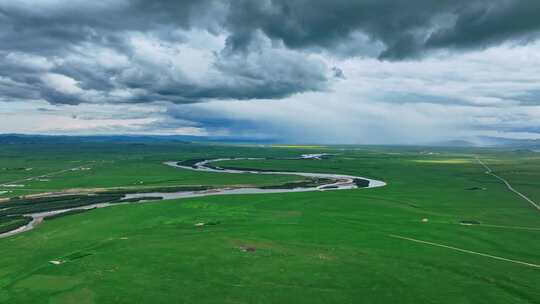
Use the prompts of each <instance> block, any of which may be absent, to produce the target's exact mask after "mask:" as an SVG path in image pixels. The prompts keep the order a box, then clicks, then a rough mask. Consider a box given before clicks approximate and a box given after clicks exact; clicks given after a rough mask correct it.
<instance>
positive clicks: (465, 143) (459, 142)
mask: <svg viewBox="0 0 540 304" xmlns="http://www.w3.org/2000/svg"><path fill="white" fill-rule="evenodd" d="M430 146H434V147H476V146H477V145H476V144H474V143H472V142H470V141H466V140H447V141H441V142H435V143H431V144H430Z"/></svg>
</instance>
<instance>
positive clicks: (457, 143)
mask: <svg viewBox="0 0 540 304" xmlns="http://www.w3.org/2000/svg"><path fill="white" fill-rule="evenodd" d="M70 142H73V143H77V142H78V143H80V142H88V143H91V142H94V143H95V142H112V143H167V142H169V143H171V142H175V143H190V142H222V143H258V144H272V143H278V142H279V141H278V140H273V139H255V138H246V137H227V136H189V135H82V136H79V135H73V136H72V135H34V134H0V145H2V144H16V143H18V144H21V143H23V144H31V143H70ZM422 146H432V147H454V148H459V147H500V148H514V149H529V150H535V151H536V150H539V151H540V139H513V138H504V137H479V138H477V139H475V140H474V141H468V140H459V139H458V140H448V141H440V142H433V143H429V144H423V145H422Z"/></svg>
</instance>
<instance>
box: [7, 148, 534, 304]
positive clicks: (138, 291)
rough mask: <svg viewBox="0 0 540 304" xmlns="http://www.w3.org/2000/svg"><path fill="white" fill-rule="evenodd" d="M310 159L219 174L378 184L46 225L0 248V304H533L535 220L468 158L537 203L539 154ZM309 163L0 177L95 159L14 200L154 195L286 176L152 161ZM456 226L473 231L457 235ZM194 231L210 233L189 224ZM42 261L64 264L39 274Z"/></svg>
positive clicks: (384, 153)
mask: <svg viewBox="0 0 540 304" xmlns="http://www.w3.org/2000/svg"><path fill="white" fill-rule="evenodd" d="M316 150H317V151H315V152H327V153H333V154H335V155H334V156H332V157H330V158H328V159H325V160H320V161H318V160H282V159H273V160H265V161H228V162H223V163H221V164H220V165H222V166H233V167H246V168H263V169H277V170H293V171H295V170H297V171H304V172H331V173H342V174H354V175H359V176H365V177H371V178H375V179H380V180H384V181H386V182H387V183H388V185H387V186H386V187H383V188H375V189H357V190H344V191H324V192H310V193H286V194H271V195H268V194H265V195H234V196H214V197H203V198H196V199H182V200H173V201H161V202H155V203H148V204H136V205H122V206H115V207H109V208H105V209H98V210H92V211H89V212H85V213H80V214H75V215H69V216H65V217H61V218H57V219H54V220H50V221H45V222H44V223H43V224H42V225H40V226H38V227H37V228H36V229H35V230H32V231H29V232H26V233H23V234H19V235H16V236H13V237H9V238H6V239H0V250H1V252H2V255H1V256H0V302H5V303H29V302H32V303H453V304H455V303H539V302H540V288H539V287H538V286H540V268H538V267H534V266H527V265H524V264H519V263H515V262H512V261H508V260H513V261H518V262H526V263H529V264H533V265H539V264H540V242H538V239H539V237H540V213H539V212H538V211H537V210H535V209H533V208H531V207H530V205H528V204H527V203H526V202H525V201H524V200H522V199H521V198H519V197H518V196H517V195H515V194H514V193H512V192H510V191H508V190H507V189H506V188H505V186H504V185H503V184H502V183H501V182H500V181H498V180H497V179H495V178H493V177H492V176H489V175H486V174H485V173H484V171H485V170H484V169H483V168H482V167H481V166H479V165H478V163H476V161H475V158H474V157H475V156H478V157H480V158H481V159H482V160H484V161H485V162H486V163H487V164H488V165H490V167H491V168H492V169H493V170H494V171H495V172H496V173H497V174H499V175H501V176H503V177H505V178H507V179H508V180H509V181H510V182H511V183H512V185H513V186H514V187H515V188H516V189H518V190H519V191H522V192H523V193H525V194H526V195H528V196H529V197H530V198H532V199H533V200H536V201H538V200H540V156H539V154H538V153H533V152H523V151H520V152H512V151H495V150H480V149H428V148H391V147H321V148H320V149H319V148H317V149H316ZM315 152H314V149H313V148H306V149H305V148H303V147H288V148H281V147H279V148H263V147H235V146H219V145H211V146H209V145H195V144H161V145H155V146H140V145H128V144H118V145H111V144H107V145H105V144H86V145H80V146H77V147H65V148H63V147H62V146H56V147H52V146H51V147H41V148H39V149H38V148H37V147H36V148H34V149H27V150H23V149H22V148H21V147H20V146H13V147H9V149H7V150H5V149H3V150H2V152H1V155H2V156H1V157H0V162H1V163H0V167H9V166H17V167H33V168H37V169H35V170H36V171H37V170H39V172H50V171H54V170H62V169H65V168H69V167H71V166H73V164H75V166H77V165H78V163H79V162H82V163H84V162H91V161H95V162H94V163H92V162H91V164H94V166H93V167H92V170H87V171H69V172H68V173H66V174H60V175H58V176H56V177H54V178H52V179H51V181H50V182H41V183H43V185H41V184H40V185H39V187H38V182H35V183H34V182H31V183H25V188H27V187H28V189H30V190H28V189H24V190H23V189H21V190H17V191H20V192H22V191H29V192H39V191H45V190H46V191H49V190H51V189H65V188H73V187H92V188H93V187H116V186H128V185H137V183H138V182H139V181H143V182H144V183H143V185H147V184H150V185H159V186H163V185H178V184H182V185H200V184H203V185H225V184H258V185H271V184H279V183H282V182H287V181H290V180H294V179H296V178H294V177H290V176H283V177H282V176H264V175H252V174H246V175H229V174H221V173H200V172H191V171H184V170H181V169H173V168H167V167H165V166H163V165H161V163H162V162H163V161H166V160H175V159H177V160H182V159H190V158H205V157H234V156H249V157H276V158H282V157H292V156H297V155H299V154H302V153H315ZM6 155H7V156H9V157H10V158H9V159H6ZM456 160H459V161H456ZM33 170H34V169H33ZM27 173H28V172H24V173H21V172H19V173H10V174H11V175H10V176H4V175H3V173H0V178H1V179H2V180H11V179H13V178H19V177H23V176H24V174H27ZM32 174H33V173H32ZM45 185H47V186H45ZM473 188H474V189H476V190H468V189H473ZM10 195H14V194H13V193H11V194H10ZM462 220H468V221H477V222H480V223H481V224H480V225H472V226H464V225H460V221H462ZM200 222H214V223H218V224H217V225H212V226H205V227H203V228H198V227H196V226H194V225H195V224H196V223H200ZM396 236H399V237H406V238H410V239H415V240H421V241H427V242H430V243H432V244H440V245H445V246H451V247H452V248H458V249H464V250H468V251H470V252H475V253H482V254H489V255H491V256H495V257H501V258H504V259H508V260H500V259H496V258H492V257H488V256H483V255H478V254H475V253H470V252H464V251H458V250H455V249H452V248H448V247H439V246H435V245H430V244H427V243H418V242H414V241H411V240H407V239H402V238H396ZM248 248H249V249H250V250H247V249H248ZM53 260H54V261H61V262H62V263H61V264H59V265H54V264H51V263H50V261H53Z"/></svg>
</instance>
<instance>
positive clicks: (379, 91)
mask: <svg viewBox="0 0 540 304" xmlns="http://www.w3.org/2000/svg"><path fill="white" fill-rule="evenodd" d="M538 10H540V2H538V1H535V0H521V1H517V0H453V1H450V0H438V1H434V0H409V1H404V0H403V1H402V0H397V1H396V0H360V1H347V0H335V1H326V0H296V1H286V0H262V1H250V0H234V1H233V0H187V1H165V0H158V1H143V0H116V1H82V0H72V1H65V0H43V1H30V0H20V1H7V0H6V1H3V0H0V40H1V41H3V42H4V43H2V44H0V102H1V103H2V105H4V104H9V103H11V104H20V103H28V104H35V105H39V107H40V108H42V109H45V108H44V107H43V106H42V103H44V102H46V103H48V104H50V105H55V106H56V107H58V109H63V110H62V111H66V112H61V113H58V112H56V111H55V112H54V113H55V114H54V115H57V116H61V117H62V119H58V120H56V121H62V122H71V123H72V125H73V126H74V124H73V123H74V122H76V123H77V124H78V126H79V127H78V128H79V129H83V128H84V127H83V126H88V128H93V129H95V130H98V131H99V130H101V131H103V132H105V131H107V132H108V130H113V129H114V126H116V127H117V128H118V129H117V130H118V131H119V132H131V131H133V132H135V131H139V132H154V131H158V130H162V131H163V132H166V131H167V130H168V131H170V132H180V131H182V132H192V133H197V134H214V133H215V134H233V133H236V134H240V133H241V134H246V136H247V135H253V136H261V137H274V136H276V137H280V138H287V139H293V138H313V139H314V141H316V140H315V139H317V138H319V139H321V138H322V139H324V138H330V137H331V136H332V134H335V133H338V134H341V135H342V136H340V137H339V138H341V140H344V139H346V138H353V139H354V140H356V141H359V142H362V141H364V139H366V138H373V140H376V139H377V138H385V141H388V142H391V141H393V140H401V139H404V138H407V140H409V139H410V140H421V139H422V138H428V137H432V136H435V135H436V132H438V134H442V133H445V134H450V133H451V132H447V130H458V129H459V130H462V131H463V132H465V130H471V132H478V131H479V130H485V131H493V129H494V128H496V127H497V126H501V130H506V131H507V132H527V133H528V134H533V133H534V132H536V131H537V128H534V126H533V125H534V123H537V122H538V121H537V119H536V118H535V117H536V116H535V115H537V113H536V112H535V111H536V110H534V111H533V110H531V109H536V107H537V106H538V105H539V103H540V102H539V99H538V97H539V96H540V94H539V93H538V92H540V88H538V85H537V84H538V83H540V82H539V81H540V79H538V76H537V75H540V72H539V70H538V68H536V67H537V66H538V64H535V63H538V62H540V57H539V56H540V55H538V54H539V53H540V52H538V51H539V49H540V47H539V45H538V43H537V42H536V39H537V38H538V35H539V31H540V18H538V16H537V13H536V12H537V11H538ZM254 100H257V101H255V102H254ZM97 105H100V107H102V108H103V109H108V110H107V111H106V112H107V113H108V114H107V115H105V114H104V113H101V112H100V111H96V110H95V109H94V108H92V109H94V110H92V111H89V112H85V111H87V110H88V109H89V107H90V108H91V107H94V106H97ZM113 105H114V106H119V107H124V108H122V110H121V111H122V112H126V111H127V112H132V111H133V112H137V113H144V115H147V117H146V118H145V119H143V118H144V117H137V118H132V117H131V118H130V117H126V116H125V115H124V113H120V112H115V111H120V110H118V109H119V108H114V107H111V106H113ZM65 107H74V108H73V110H72V108H69V109H70V110H69V111H67V110H65V109H67V108H65ZM144 107H150V108H152V109H154V110H155V112H145V111H142V112H140V109H141V108H144ZM75 109H79V110H78V111H77V110H75ZM115 109H116V110H115ZM456 109H461V110H459V111H457V110H456ZM501 109H505V110H501ZM525 109H527V110H525ZM452 111H455V112H452ZM482 111H484V112H483V113H484V114H485V115H484V116H482V115H480V114H479V113H481V112H482ZM526 111H529V112H530V113H533V114H530V115H529V114H524V112H526ZM74 112H77V113H74ZM50 113H51V112H47V111H36V112H35V113H34V114H33V115H34V116H35V117H38V116H39V115H48V116H40V117H49V118H50V117H51V116H50V115H52V114H50ZM250 113H251V114H250ZM446 113H455V115H465V116H467V117H468V118H466V119H462V118H461V117H454V118H451V119H450V118H448V117H447V115H445V114H446ZM466 113H469V114H468V115H466ZM505 113H513V115H510V116H507V115H505ZM401 114H403V115H401ZM405 114H406V115H405ZM104 115H105V116H107V118H106V119H104V118H103V117H104ZM115 115H116V118H115ZM6 117H7V116H6ZM55 117H56V116H55ZM6 119H7V118H6ZM396 120H397V121H399V123H396V122H395V121H396ZM91 121H94V122H95V121H100V122H102V123H103V124H105V125H107V127H106V129H99V128H98V129H96V128H97V125H94V124H93V123H91ZM121 121H125V122H126V123H122V122H121ZM520 121H521V122H520ZM321 122H324V123H328V124H329V126H330V127H328V126H325V127H321V126H320V125H321ZM11 123H12V124H13V123H16V120H11ZM64 125H65V126H69V125H70V124H68V123H65V124H64ZM3 126H4V128H5V130H8V129H9V128H7V125H6V124H4V125H3ZM373 126H377V128H378V130H379V132H382V133H383V135H382V136H379V137H370V134H371V133H369V132H367V133H364V130H367V129H368V128H371V127H373ZM40 130H41V131H43V132H45V129H43V128H40ZM47 130H49V131H51V132H52V129H47ZM57 130H58V128H57ZM130 130H131V131H130ZM328 130H332V131H328ZM351 130H362V132H360V133H358V134H357V133H355V132H354V131H351ZM429 130H433V131H432V132H430V131H429ZM160 132H161V131H160ZM404 132H413V133H414V132H416V134H417V135H415V136H406V135H405V134H404ZM460 132H461V131H460ZM336 138H338V137H336ZM325 140H326V139H325Z"/></svg>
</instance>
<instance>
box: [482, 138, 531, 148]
mask: <svg viewBox="0 0 540 304" xmlns="http://www.w3.org/2000/svg"><path fill="white" fill-rule="evenodd" d="M480 140H481V141H482V142H483V143H484V144H485V145H488V146H495V147H508V148H520V149H530V150H540V139H515V138H505V137H489V136H485V137H481V138H480Z"/></svg>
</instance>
